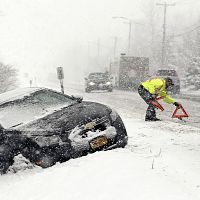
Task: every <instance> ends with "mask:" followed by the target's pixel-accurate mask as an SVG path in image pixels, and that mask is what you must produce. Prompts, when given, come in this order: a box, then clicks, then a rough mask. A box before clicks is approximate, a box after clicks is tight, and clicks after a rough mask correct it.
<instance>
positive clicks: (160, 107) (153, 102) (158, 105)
mask: <svg viewBox="0 0 200 200" xmlns="http://www.w3.org/2000/svg"><path fill="white" fill-rule="evenodd" d="M150 103H151V104H152V105H154V106H155V107H156V108H158V109H160V110H161V111H163V110H164V108H163V107H162V105H161V104H159V103H158V101H156V100H151V101H150Z"/></svg>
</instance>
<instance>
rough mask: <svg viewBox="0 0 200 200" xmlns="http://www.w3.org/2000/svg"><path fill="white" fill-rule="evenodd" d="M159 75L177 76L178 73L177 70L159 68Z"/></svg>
mask: <svg viewBox="0 0 200 200" xmlns="http://www.w3.org/2000/svg"><path fill="white" fill-rule="evenodd" d="M156 75H157V76H177V73H176V71H175V70H158V71H157V74H156Z"/></svg>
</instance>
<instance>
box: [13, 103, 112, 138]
mask: <svg viewBox="0 0 200 200" xmlns="http://www.w3.org/2000/svg"><path fill="white" fill-rule="evenodd" d="M110 112H111V110H110V108H108V107H107V106H105V105H102V104H99V103H95V102H85V101H84V102H81V103H77V104H74V105H72V106H70V107H65V108H62V109H60V110H58V111H55V112H53V113H51V114H49V115H47V116H45V117H42V118H39V119H36V120H34V121H30V122H28V123H26V124H22V125H19V126H17V127H15V128H14V129H15V130H18V131H20V132H21V133H22V134H26V135H31V136H33V135H37V136H38V135H55V134H59V133H61V132H62V131H67V130H72V129H73V128H75V127H76V126H78V125H83V124H86V123H88V122H91V121H92V120H94V119H98V118H102V117H105V116H108V114H109V113H110Z"/></svg>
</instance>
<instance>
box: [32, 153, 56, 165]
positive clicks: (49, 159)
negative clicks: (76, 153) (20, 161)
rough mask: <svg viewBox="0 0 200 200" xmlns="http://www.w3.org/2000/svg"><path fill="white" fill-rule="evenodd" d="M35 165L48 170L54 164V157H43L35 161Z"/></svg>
mask: <svg viewBox="0 0 200 200" xmlns="http://www.w3.org/2000/svg"><path fill="white" fill-rule="evenodd" d="M35 164H36V165H38V166H40V167H42V168H48V167H51V166H53V165H55V164H56V160H55V158H54V157H52V156H49V155H43V156H42V157H40V159H38V160H37V161H35Z"/></svg>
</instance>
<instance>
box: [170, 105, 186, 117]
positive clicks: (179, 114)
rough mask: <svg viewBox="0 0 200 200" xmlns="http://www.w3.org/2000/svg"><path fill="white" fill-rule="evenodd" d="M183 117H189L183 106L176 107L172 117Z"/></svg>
mask: <svg viewBox="0 0 200 200" xmlns="http://www.w3.org/2000/svg"><path fill="white" fill-rule="evenodd" d="M183 117H189V115H188V114H187V112H186V111H185V109H184V108H183V106H182V105H181V106H179V107H176V109H175V111H174V113H173V115H172V118H183Z"/></svg>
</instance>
